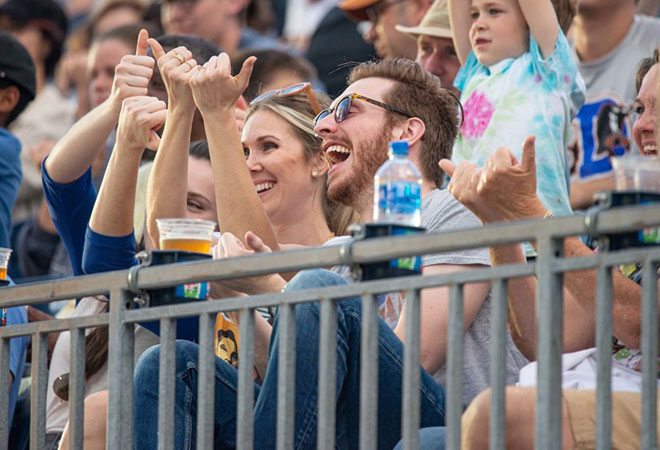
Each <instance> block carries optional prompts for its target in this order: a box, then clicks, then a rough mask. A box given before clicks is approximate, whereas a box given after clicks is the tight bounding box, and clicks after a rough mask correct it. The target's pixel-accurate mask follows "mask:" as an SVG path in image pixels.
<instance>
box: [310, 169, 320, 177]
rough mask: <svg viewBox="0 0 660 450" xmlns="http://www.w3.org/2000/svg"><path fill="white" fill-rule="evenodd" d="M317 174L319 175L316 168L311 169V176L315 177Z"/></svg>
mask: <svg viewBox="0 0 660 450" xmlns="http://www.w3.org/2000/svg"><path fill="white" fill-rule="evenodd" d="M318 176H319V173H318V171H316V170H312V177H313V178H316V177H318Z"/></svg>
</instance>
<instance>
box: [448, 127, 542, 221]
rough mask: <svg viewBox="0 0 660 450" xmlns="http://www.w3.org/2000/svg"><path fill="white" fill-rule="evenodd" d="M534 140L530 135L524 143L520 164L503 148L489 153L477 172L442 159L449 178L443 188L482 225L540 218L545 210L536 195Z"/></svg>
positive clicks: (464, 163) (473, 167)
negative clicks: (478, 219) (483, 223)
mask: <svg viewBox="0 0 660 450" xmlns="http://www.w3.org/2000/svg"><path fill="white" fill-rule="evenodd" d="M534 141H535V138H534V136H530V137H528V138H527V139H526V140H525V143H524V145H523V155H522V161H521V162H518V160H517V159H516V157H515V156H513V154H512V153H511V151H510V150H509V149H507V148H505V147H501V148H499V149H497V150H496V151H495V152H494V153H492V154H491V155H490V156H489V157H488V160H487V161H486V164H485V165H484V167H483V168H481V169H478V168H477V167H476V166H474V164H471V163H468V162H463V163H461V164H460V165H459V166H458V167H457V166H455V165H454V164H452V163H451V162H450V161H448V160H446V159H443V160H442V161H440V167H441V168H442V169H443V170H444V171H445V173H447V175H449V176H450V177H452V179H451V182H450V183H449V186H448V187H447V189H448V190H449V192H450V193H451V194H452V195H453V196H454V197H456V199H457V200H458V201H460V202H461V203H463V204H464V205H465V206H466V207H467V208H468V209H470V210H471V211H472V212H474V213H475V214H476V215H477V217H479V218H480V219H481V220H482V221H483V222H496V221H501V220H519V219H526V218H534V217H539V216H543V215H544V214H545V212H546V209H545V208H544V207H543V205H542V204H541V202H540V200H539V199H538V197H537V196H536V161H535V156H536V149H535V146H534Z"/></svg>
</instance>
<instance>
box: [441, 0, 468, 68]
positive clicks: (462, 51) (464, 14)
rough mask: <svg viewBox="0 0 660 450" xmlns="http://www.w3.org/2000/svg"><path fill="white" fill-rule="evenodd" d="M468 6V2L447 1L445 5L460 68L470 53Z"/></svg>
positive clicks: (461, 0) (459, 0)
mask: <svg viewBox="0 0 660 450" xmlns="http://www.w3.org/2000/svg"><path fill="white" fill-rule="evenodd" d="M470 5H471V2H470V0H449V1H448V4H447V7H448V9H449V24H450V25H451V36H452V39H453V41H454V48H455V49H456V54H457V55H458V60H459V61H460V62H461V66H464V65H465V62H466V61H467V59H468V56H470V52H471V51H472V45H471V44H470V27H471V26H472V18H471V17H470Z"/></svg>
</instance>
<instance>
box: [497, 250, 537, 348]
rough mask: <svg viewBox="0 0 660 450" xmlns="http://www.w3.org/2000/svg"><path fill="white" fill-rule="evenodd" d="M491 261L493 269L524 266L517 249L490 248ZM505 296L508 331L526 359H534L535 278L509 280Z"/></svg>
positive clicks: (523, 259) (520, 251)
mask: <svg viewBox="0 0 660 450" xmlns="http://www.w3.org/2000/svg"><path fill="white" fill-rule="evenodd" d="M489 250H490V261H491V264H492V266H493V267H495V266H499V265H503V264H519V263H525V262H526V260H525V254H524V252H523V249H522V248H521V246H520V245H506V246H501V247H491V248H490V249H489ZM507 284H508V286H507V293H508V303H509V315H508V322H509V331H510V333H511V338H512V339H513V342H514V343H515V344H516V347H518V349H519V350H520V352H521V353H522V354H523V355H525V357H526V358H527V359H529V360H530V361H533V360H535V359H536V333H537V331H536V278H534V277H525V278H511V279H509V281H508V283H507Z"/></svg>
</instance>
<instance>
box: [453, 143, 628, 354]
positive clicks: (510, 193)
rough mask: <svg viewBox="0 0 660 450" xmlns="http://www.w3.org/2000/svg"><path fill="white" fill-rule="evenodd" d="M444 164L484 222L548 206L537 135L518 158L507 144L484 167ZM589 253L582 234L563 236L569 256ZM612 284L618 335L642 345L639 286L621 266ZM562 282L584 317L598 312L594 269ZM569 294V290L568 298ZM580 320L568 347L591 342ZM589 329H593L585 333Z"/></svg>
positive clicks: (460, 195)
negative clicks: (540, 180)
mask: <svg viewBox="0 0 660 450" xmlns="http://www.w3.org/2000/svg"><path fill="white" fill-rule="evenodd" d="M441 166H442V168H443V169H444V170H445V172H446V173H447V174H449V175H450V176H451V177H452V181H451V183H450V184H449V187H448V189H449V191H450V192H451V193H452V194H453V195H454V197H456V198H457V199H458V200H459V201H460V202H461V203H463V204H464V205H465V206H466V207H467V208H468V209H470V210H471V211H472V212H474V213H475V214H476V215H477V217H479V218H480V219H481V220H482V221H483V222H484V223H491V222H498V221H510V220H522V219H531V218H540V217H543V216H545V213H546V212H547V210H546V209H545V208H544V207H543V205H542V204H541V201H540V200H539V199H538V197H537V196H536V164H535V147H534V139H533V138H528V139H527V140H526V141H525V144H524V146H523V157H522V162H520V163H519V162H518V161H517V160H516V159H515V157H514V156H513V155H512V154H511V152H510V151H509V150H508V149H506V148H500V149H498V150H496V151H495V152H494V153H493V154H492V155H491V156H490V157H489V158H488V160H487V162H486V164H485V166H484V168H483V169H477V168H476V167H474V166H473V165H469V164H461V165H460V166H459V167H456V166H454V165H453V164H452V163H451V162H449V161H447V160H443V161H441ZM452 183H453V184H452ZM591 255H593V252H592V251H591V249H590V248H589V247H587V246H586V245H584V244H583V243H582V242H581V241H580V240H579V239H577V238H573V237H571V238H567V239H565V241H564V256H565V257H567V258H570V257H580V256H591ZM612 286H613V292H612V317H613V332H614V335H615V336H616V337H617V338H618V339H619V340H621V341H622V342H624V343H625V344H626V345H627V346H629V347H631V348H639V346H640V336H641V301H640V299H641V287H640V286H639V285H638V284H637V283H635V282H633V281H631V280H629V279H628V278H627V277H625V276H624V275H623V274H621V273H620V272H619V271H618V270H614V271H613V275H612ZM564 288H565V290H566V291H567V292H568V293H570V296H572V297H573V299H574V301H575V304H576V305H578V306H579V308H580V309H581V310H582V311H583V312H582V313H581V315H582V316H583V317H595V311H596V300H595V296H596V272H595V270H586V271H579V272H567V273H566V274H565V275H564ZM570 296H568V295H567V296H566V298H567V299H568V298H570ZM571 308H572V306H571ZM568 311H575V310H571V309H569V310H568ZM576 314H578V313H577V312H576ZM571 320H572V318H571ZM576 322H577V323H576V324H575V326H576V327H583V329H584V332H585V334H584V335H581V334H580V333H579V330H571V336H579V338H576V342H567V343H566V346H567V348H574V347H577V348H584V347H581V346H583V345H584V343H585V342H589V339H593V328H592V329H591V330H587V329H586V328H587V327H584V325H583V324H580V321H576ZM571 323H572V322H571ZM569 326H572V325H570V324H569ZM587 332H590V333H592V334H591V335H590V336H587V335H586V333H587Z"/></svg>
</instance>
